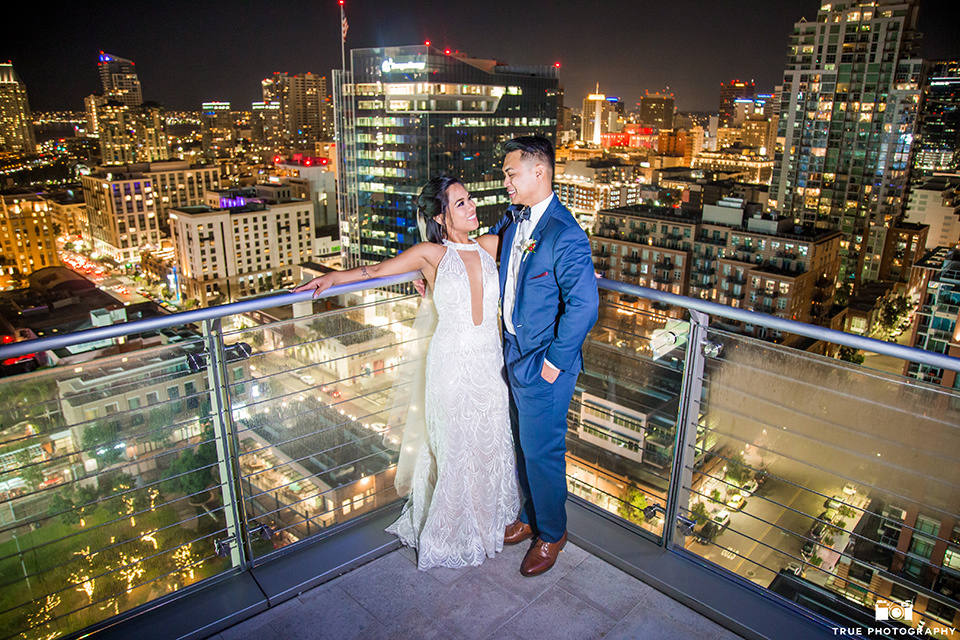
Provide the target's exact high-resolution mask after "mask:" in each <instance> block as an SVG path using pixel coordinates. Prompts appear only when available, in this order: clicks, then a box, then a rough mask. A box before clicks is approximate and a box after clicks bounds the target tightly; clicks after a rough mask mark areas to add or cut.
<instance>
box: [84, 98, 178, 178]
mask: <svg viewBox="0 0 960 640" xmlns="http://www.w3.org/2000/svg"><path fill="white" fill-rule="evenodd" d="M96 113H97V129H98V134H99V136H100V155H101V158H102V162H103V164H104V165H114V164H129V163H131V162H156V161H158V160H166V159H168V158H169V157H170V141H169V139H168V137H167V120H166V117H165V115H164V109H163V107H161V106H160V105H159V104H156V103H153V102H146V103H143V104H140V105H137V106H132V107H131V106H129V105H126V104H124V103H122V102H117V101H115V100H109V101H107V102H106V103H104V104H101V105H100V106H99V107H97V109H96Z"/></svg>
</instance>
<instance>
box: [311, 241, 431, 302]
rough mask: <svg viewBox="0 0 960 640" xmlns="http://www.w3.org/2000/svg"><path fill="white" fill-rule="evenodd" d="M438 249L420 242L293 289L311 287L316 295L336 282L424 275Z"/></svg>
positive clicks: (333, 272) (326, 274)
mask: <svg viewBox="0 0 960 640" xmlns="http://www.w3.org/2000/svg"><path fill="white" fill-rule="evenodd" d="M438 250H439V251H442V250H443V247H441V246H440V245H435V244H431V243H429V242H421V243H420V244H416V245H414V246H412V247H410V248H409V249H407V250H406V251H404V252H403V253H401V254H400V255H398V256H395V257H393V258H390V259H389V260H384V261H383V262H381V263H379V264H368V265H363V266H360V267H357V268H355V269H347V270H346V271H331V272H330V273H325V274H323V275H322V276H318V277H316V278H314V279H313V280H311V281H310V282H307V283H305V284H302V285H300V286H299V287H297V288H296V289H294V291H310V290H311V289H312V290H313V295H314V296H318V295H320V294H321V293H323V292H324V291H326V290H327V289H329V288H330V287H332V286H335V285H338V284H349V283H351V282H357V281H360V280H368V279H370V278H382V277H384V276H394V275H398V274H401V273H408V272H410V271H423V272H424V275H427V274H428V273H429V274H432V272H433V271H434V270H435V267H436V263H437V262H438V258H437V255H436V254H437V252H438Z"/></svg>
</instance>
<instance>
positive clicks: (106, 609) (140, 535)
mask: <svg viewBox="0 0 960 640" xmlns="http://www.w3.org/2000/svg"><path fill="white" fill-rule="evenodd" d="M202 348H203V344H202V341H200V340H199V339H193V340H185V341H183V342H180V343H177V344H172V345H167V346H163V347H157V348H152V349H145V350H141V351H137V352H131V353H129V354H126V355H117V356H112V357H107V358H101V359H98V360H94V361H89V362H80V363H77V364H75V365H63V364H61V366H59V367H56V368H54V369H48V370H43V371H38V372H35V373H31V374H26V375H20V376H14V377H10V378H5V379H4V381H3V384H4V390H5V393H4V394H3V399H2V400H0V413H2V415H3V416H4V421H3V424H4V425H8V424H9V425H12V426H10V427H7V428H4V429H3V430H2V435H0V464H2V471H3V475H2V477H0V567H2V570H0V576H2V577H0V594H2V596H0V628H3V629H5V630H8V631H13V632H14V633H24V632H27V630H31V629H32V631H30V632H29V634H32V635H30V637H34V636H36V637H41V636H44V635H46V634H55V635H62V634H66V633H72V632H75V631H77V630H79V629H83V628H84V627H87V626H89V625H91V624H94V623H96V622H98V621H101V620H104V619H107V618H109V617H111V616H114V615H116V614H118V613H120V612H123V611H125V610H128V609H131V608H133V607H136V606H138V605H141V604H144V603H145V602H148V601H150V600H153V599H155V598H158V597H160V596H163V595H165V594H168V593H172V592H174V591H177V590H179V589H182V588H183V587H186V586H188V585H190V584H193V583H195V582H198V581H200V580H203V579H205V578H209V577H211V576H214V575H217V574H221V573H223V572H225V571H228V570H230V569H231V566H233V565H234V564H235V563H234V562H232V561H231V559H230V558H229V557H226V558H221V557H218V555H217V553H216V548H215V543H214V541H215V540H216V539H220V538H224V537H226V535H227V534H226V530H227V524H226V523H227V516H226V514H225V512H224V509H223V504H224V500H223V494H222V491H223V486H222V480H221V474H220V465H219V464H218V454H217V442H216V436H215V435H214V429H213V421H212V419H211V409H210V408H211V399H210V391H209V388H210V383H209V376H208V371H207V367H206V365H205V364H204V361H203V360H202V359H200V360H197V359H196V358H195V356H196V355H197V354H199V353H201V351H202Z"/></svg>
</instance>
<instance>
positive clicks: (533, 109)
mask: <svg viewBox="0 0 960 640" xmlns="http://www.w3.org/2000/svg"><path fill="white" fill-rule="evenodd" d="M558 85H559V69H558V68H556V67H552V66H532V67H512V66H507V65H504V64H502V63H499V62H497V61H496V60H479V59H474V58H468V57H466V56H464V55H462V54H460V53H449V52H444V51H441V50H438V49H435V48H432V47H430V46H427V45H417V46H405V47H384V48H375V49H355V50H353V51H352V52H351V54H350V69H349V70H348V71H336V72H335V73H334V110H335V119H336V127H337V128H336V131H337V145H338V152H339V153H338V158H339V176H338V178H339V187H338V190H337V192H338V199H339V203H338V205H339V213H340V231H341V238H342V246H343V255H344V262H345V264H344V266H345V267H353V266H357V265H359V264H369V263H375V262H380V261H382V260H384V259H386V258H389V257H391V256H394V255H396V254H397V253H399V252H401V251H403V250H404V249H406V248H407V247H410V246H412V245H414V244H416V243H417V242H419V241H420V235H419V233H418V230H417V203H416V201H417V195H418V194H419V192H420V188H421V187H422V186H423V184H424V183H426V182H427V181H428V180H429V179H430V178H431V177H432V176H435V175H437V174H440V173H446V174H448V175H451V176H455V177H458V178H460V179H461V180H462V181H463V183H464V184H465V185H466V187H467V189H468V190H469V191H470V193H471V194H472V195H473V198H474V200H475V201H476V203H477V214H478V218H479V220H480V228H481V230H483V229H485V228H487V227H489V226H491V225H492V224H493V223H494V222H496V221H497V220H498V219H499V217H500V216H501V215H502V213H503V211H504V210H505V209H506V207H507V206H508V204H509V203H508V200H507V197H506V192H505V190H504V188H503V184H502V178H503V176H502V173H501V171H500V167H501V164H502V161H503V153H502V151H501V149H500V145H501V143H502V142H504V141H506V140H509V139H510V138H513V137H515V136H519V135H541V136H544V137H546V138H549V139H550V140H553V141H555V139H556V131H557V100H558V96H559V86H558Z"/></svg>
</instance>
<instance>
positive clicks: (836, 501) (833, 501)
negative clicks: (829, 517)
mask: <svg viewBox="0 0 960 640" xmlns="http://www.w3.org/2000/svg"><path fill="white" fill-rule="evenodd" d="M842 504H843V496H833V497H832V498H827V499H826V500H824V501H823V506H825V507H826V508H827V509H839V508H840V505H842Z"/></svg>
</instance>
